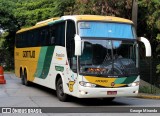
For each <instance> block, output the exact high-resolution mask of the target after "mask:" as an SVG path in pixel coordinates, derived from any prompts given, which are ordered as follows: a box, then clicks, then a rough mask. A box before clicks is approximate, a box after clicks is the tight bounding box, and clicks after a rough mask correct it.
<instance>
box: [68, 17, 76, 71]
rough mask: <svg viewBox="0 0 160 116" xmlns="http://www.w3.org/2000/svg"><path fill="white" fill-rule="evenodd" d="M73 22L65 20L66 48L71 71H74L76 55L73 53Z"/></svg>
mask: <svg viewBox="0 0 160 116" xmlns="http://www.w3.org/2000/svg"><path fill="white" fill-rule="evenodd" d="M75 33H76V31H75V23H74V22H73V21H70V20H69V21H67V34H66V48H67V49H66V50H67V56H68V61H69V64H70V67H71V69H72V70H73V71H76V69H77V68H76V56H75V55H74V47H75V43H74V36H75Z"/></svg>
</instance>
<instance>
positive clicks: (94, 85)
mask: <svg viewBox="0 0 160 116" xmlns="http://www.w3.org/2000/svg"><path fill="white" fill-rule="evenodd" d="M79 84H80V85H81V86H84V87H96V84H92V83H89V82H84V81H80V82H79Z"/></svg>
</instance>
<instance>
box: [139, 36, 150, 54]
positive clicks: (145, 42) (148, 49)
mask: <svg viewBox="0 0 160 116" xmlns="http://www.w3.org/2000/svg"><path fill="white" fill-rule="evenodd" d="M138 40H139V41H140V42H142V43H144V45H145V49H146V57H151V44H150V42H149V41H148V39H146V38H145V37H138Z"/></svg>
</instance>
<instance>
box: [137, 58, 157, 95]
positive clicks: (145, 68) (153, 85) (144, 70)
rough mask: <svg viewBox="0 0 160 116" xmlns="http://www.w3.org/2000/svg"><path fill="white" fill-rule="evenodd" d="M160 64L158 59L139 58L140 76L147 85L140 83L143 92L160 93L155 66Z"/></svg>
mask: <svg viewBox="0 0 160 116" xmlns="http://www.w3.org/2000/svg"><path fill="white" fill-rule="evenodd" d="M158 64H160V60H158V59H145V60H140V69H139V71H140V77H141V79H142V80H144V81H145V82H147V83H149V84H148V85H142V86H141V88H140V90H141V91H142V92H145V93H153V94H160V74H157V73H156V71H157V69H156V67H157V65H158Z"/></svg>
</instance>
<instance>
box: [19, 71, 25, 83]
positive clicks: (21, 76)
mask: <svg viewBox="0 0 160 116" xmlns="http://www.w3.org/2000/svg"><path fill="white" fill-rule="evenodd" d="M20 78H21V82H22V85H25V82H24V75H23V72H22V71H21V72H20Z"/></svg>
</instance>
